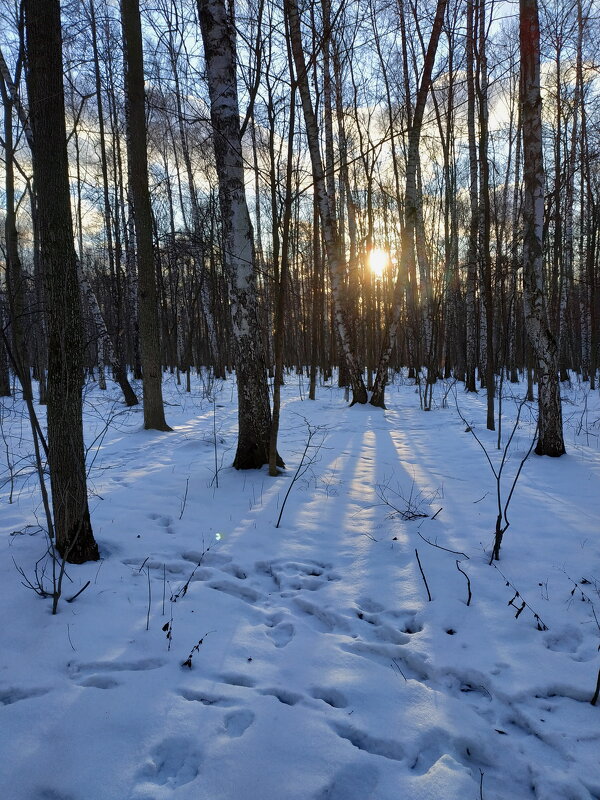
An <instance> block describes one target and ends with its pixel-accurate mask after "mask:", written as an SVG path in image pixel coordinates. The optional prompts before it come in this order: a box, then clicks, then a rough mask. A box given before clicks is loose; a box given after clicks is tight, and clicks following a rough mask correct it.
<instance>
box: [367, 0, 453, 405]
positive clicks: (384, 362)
mask: <svg viewBox="0 0 600 800" xmlns="http://www.w3.org/2000/svg"><path fill="white" fill-rule="evenodd" d="M445 13H446V0H438V3H437V7H436V11H435V19H434V22H433V28H432V30H431V36H430V38H429V44H428V46H427V52H426V54H425V61H424V64H423V72H422V75H421V83H420V85H419V91H418V93H417V102H416V104H415V112H414V116H413V119H412V124H411V127H410V131H409V136H408V159H407V164H406V189H405V195H404V227H403V229H402V253H401V259H402V260H401V268H400V270H399V274H398V278H397V281H396V287H395V289H394V308H393V310H392V314H391V319H390V322H389V325H388V328H387V331H386V332H385V335H384V345H383V348H382V351H381V355H380V358H379V365H378V367H377V373H376V375H375V382H374V384H373V394H372V396H371V404H372V405H374V406H378V407H380V408H385V385H386V382H387V372H388V366H389V363H390V358H391V355H392V349H393V346H394V342H395V340H396V333H397V330H398V325H399V323H400V311H401V303H400V297H401V294H402V287H403V284H404V282H405V281H406V275H407V273H408V271H409V269H410V267H409V265H410V264H411V263H412V264H414V258H415V230H416V225H417V212H418V207H417V203H418V192H417V167H418V162H419V143H420V141H421V128H422V125H423V115H424V113H425V103H426V101H427V95H428V94H429V87H430V85H431V75H432V72H433V65H434V63H435V54H436V52H437V46H438V42H439V39H440V34H441V32H442V26H443V23H444V14H445ZM413 291H414V288H413Z"/></svg>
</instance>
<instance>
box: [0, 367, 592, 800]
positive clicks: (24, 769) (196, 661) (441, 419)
mask: <svg viewBox="0 0 600 800" xmlns="http://www.w3.org/2000/svg"><path fill="white" fill-rule="evenodd" d="M286 380H287V385H286V387H285V389H284V392H283V398H284V407H283V413H282V425H281V440H280V452H281V454H282V456H283V457H284V459H285V461H286V463H287V470H286V471H285V473H284V474H282V475H281V476H279V477H277V478H270V477H269V476H268V475H267V472H266V470H260V471H256V472H245V473H238V472H236V471H234V470H233V469H232V468H231V467H230V466H229V465H230V464H231V461H232V459H233V455H234V448H235V442H236V411H235V388H234V385H233V383H232V382H227V383H225V384H221V383H219V384H216V385H214V386H212V387H211V386H210V385H207V382H206V380H205V381H204V382H203V381H201V380H200V379H199V378H198V377H197V376H194V378H193V392H192V394H191V395H189V394H186V393H185V392H184V391H183V387H177V386H176V385H175V382H174V379H173V378H172V377H171V378H168V379H167V380H166V382H165V392H166V397H167V399H168V406H167V418H168V421H169V423H170V424H171V425H172V426H173V427H174V432H173V433H170V434H163V433H155V432H149V431H144V430H142V416H141V411H140V410H139V409H134V410H127V409H124V407H123V406H122V405H121V404H120V403H119V402H118V389H117V387H115V386H112V387H109V390H108V391H107V392H100V391H98V390H97V389H96V388H94V389H90V390H89V393H88V395H87V400H86V431H87V441H88V443H89V445H90V452H89V461H90V490H91V492H92V497H91V508H92V519H93V524H94V530H95V534H96V538H97V540H98V542H99V545H100V549H101V553H102V561H101V562H99V563H90V564H86V565H83V566H78V567H76V566H70V567H68V570H67V575H68V577H67V578H66V579H65V586H64V596H63V599H61V601H60V605H59V613H58V614H57V615H56V616H52V615H51V613H50V612H51V602H50V600H48V599H41V598H39V597H38V596H36V595H35V594H34V593H33V592H32V591H30V590H27V589H26V588H24V587H23V586H22V585H21V584H22V581H23V578H22V575H21V574H20V573H19V571H18V569H17V567H18V568H20V569H21V570H23V571H24V573H25V574H26V575H27V576H28V577H29V578H30V579H31V578H33V576H34V568H35V564H36V561H37V560H38V559H39V558H41V557H42V556H43V555H44V552H45V551H46V547H47V545H46V542H45V539H44V534H43V533H42V532H41V531H40V530H39V528H38V523H37V520H38V519H39V520H40V521H41V520H42V518H43V514H42V508H41V503H40V498H39V493H38V490H37V488H36V482H35V476H33V474H32V471H31V457H30V450H31V448H30V445H29V436H28V429H27V423H26V420H25V419H24V417H23V409H22V407H21V406H20V404H17V407H16V408H15V407H14V405H13V401H12V400H10V399H9V400H4V401H3V406H2V409H1V421H2V441H0V459H1V460H2V470H1V472H2V481H3V485H2V490H1V496H0V503H1V505H0V547H1V549H2V553H1V555H0V608H2V624H1V626H0V797H2V798H3V800H4V799H5V800H367V798H372V799H373V800H478V799H480V798H484V800H521V798H522V799H523V800H525V798H538V799H539V800H542V798H543V800H589V799H590V798H600V704H599V705H598V706H596V707H594V706H592V705H591V704H590V700H591V698H592V696H593V693H594V689H595V686H596V679H597V675H598V668H599V665H600V655H599V652H598V647H599V643H600V629H599V626H598V618H599V617H600V536H599V534H600V530H599V522H600V491H599V489H600V444H599V442H600V438H599V437H600V401H599V395H598V392H595V393H590V392H589V388H588V387H587V386H586V385H578V384H576V383H575V384H574V385H573V387H571V388H567V387H564V389H563V392H564V415H565V433H566V443H567V448H568V455H567V456H565V457H563V458H560V459H557V460H552V459H548V458H538V457H536V456H534V455H532V456H531V457H530V458H529V460H528V461H527V462H526V463H525V466H524V468H523V471H522V474H521V476H520V478H519V481H518V483H517V486H516V489H515V492H514V496H513V498H512V501H511V505H510V507H509V512H508V516H509V519H510V522H511V525H510V527H509V528H508V530H507V532H506V535H505V538H504V543H503V547H502V558H501V560H500V561H499V562H497V566H490V565H489V563H488V562H489V550H490V545H491V542H492V539H493V530H494V526H495V520H496V481H495V478H494V475H493V473H492V470H491V469H490V466H489V464H488V462H487V460H486V457H485V454H484V452H483V451H482V450H481V448H480V447H479V445H478V444H477V442H476V440H475V438H474V436H473V434H472V432H469V431H468V430H465V428H466V426H465V423H464V422H463V421H462V420H461V419H460V417H459V415H458V413H457V410H456V405H455V400H454V392H453V390H452V389H451V387H450V386H449V385H448V384H444V383H439V384H438V385H437V386H436V387H435V394H434V399H435V403H434V406H435V407H434V409H433V410H432V411H431V412H428V413H425V412H423V411H421V410H420V409H419V398H418V395H417V394H416V393H415V387H414V386H412V385H410V382H409V381H407V380H405V379H404V380H401V379H398V380H397V382H396V383H395V384H394V385H393V386H390V387H389V388H388V390H387V401H388V405H389V409H388V410H387V411H385V412H383V411H381V410H377V409H374V408H372V407H370V406H367V407H354V408H348V407H347V405H346V404H345V402H344V398H343V392H341V391H340V390H338V389H337V388H332V387H330V386H321V387H320V388H319V390H318V399H317V401H316V402H310V401H308V400H307V399H306V398H307V389H308V387H307V382H306V379H305V378H302V377H300V378H299V377H298V376H296V375H289V376H288V377H287V379H286ZM522 390H523V387H514V386H511V385H510V384H505V385H504V389H503V391H504V395H505V397H504V401H503V412H504V417H503V442H504V443H505V442H506V440H507V438H508V436H509V434H510V432H511V430H512V420H514V418H515V414H516V408H517V403H518V396H519V392H522ZM444 398H445V400H444ZM457 401H458V404H459V406H460V410H461V413H462V415H463V416H464V418H465V420H467V422H468V424H469V426H471V427H472V430H473V432H474V433H476V434H477V436H478V437H479V438H480V439H481V441H482V443H483V444H484V445H485V447H486V448H487V451H488V453H489V455H490V458H491V459H492V461H493V463H494V464H495V465H496V466H497V465H498V464H499V463H500V458H501V455H502V453H501V452H499V451H498V450H497V449H496V436H497V434H494V433H490V432H488V431H486V429H485V397H484V396H483V394H481V395H478V396H468V395H466V394H464V393H463V391H462V389H459V390H458V392H457ZM107 422H110V425H109V426H108V428H106V425H107ZM311 432H312V439H311V442H310V446H309V448H308V450H306V444H307V440H308V436H309V434H310V433H311ZM532 433H533V428H532V413H531V410H530V409H529V408H527V407H526V408H524V409H523V414H522V419H521V424H520V426H519V428H518V430H517V431H516V433H515V436H514V438H513V441H512V444H511V448H510V451H509V458H508V461H507V463H506V466H505V468H504V472H503V475H502V484H501V496H502V498H503V500H505V499H506V498H507V496H508V493H509V491H510V488H511V485H512V478H513V476H514V474H515V471H516V470H517V468H518V466H519V464H520V461H521V459H522V457H523V455H524V454H525V453H526V452H527V450H528V448H529V445H530V442H531V436H532ZM215 443H216V450H215ZM305 450H306V455H305V457H304V459H305V460H304V464H303V468H302V469H301V471H300V474H299V475H298V477H297V479H296V480H295V481H294V476H295V474H296V470H297V468H298V466H299V464H300V462H301V459H302V456H303V453H304V452H305ZM7 453H9V454H12V455H11V456H10V464H11V469H12V471H13V473H14V480H13V481H11V480H9V478H10V470H9V469H8V468H7V464H6V459H7ZM19 454H20V456H19ZM215 459H216V461H215ZM307 459H308V462H309V463H307ZM215 464H216V467H215ZM304 468H306V469H304ZM217 483H218V485H217ZM292 483H293V485H292ZM290 486H291V491H290V492H289V495H288V496H287V501H286V502H285V506H284V508H283V514H282V516H281V523H280V526H279V527H276V523H277V519H278V516H279V514H280V512H281V509H282V506H283V503H284V499H285V496H286V493H287V491H288V489H290ZM11 491H12V504H9V502H8V501H9V499H10V494H11ZM394 508H395V509H397V511H398V512H401V513H396V512H395V511H394ZM407 515H408V516H414V519H403V517H406V516H407ZM425 515H427V516H425ZM27 525H29V526H30V527H26V526H27ZM427 540H428V541H429V543H428V541H427ZM433 545H439V547H435V546H433ZM441 548H446V549H441ZM415 550H417V551H418V556H419V559H420V562H421V566H422V570H423V574H424V576H425V579H426V583H427V586H428V588H429V591H430V593H431V598H432V599H431V601H429V600H428V597H427V587H426V584H425V581H424V578H423V575H422V573H421V570H420V569H419V564H418V562H417V557H416V554H415ZM15 565H16V566H15ZM467 579H468V581H470V588H471V592H472V600H471V603H470V605H468V604H467V598H468V582H467ZM44 580H46V581H47V582H49V574H47V575H46V578H45V579H44ZM86 581H90V585H89V586H88V587H87V589H86V590H85V591H84V592H83V593H82V594H81V595H80V596H79V597H77V599H75V600H74V601H73V602H71V603H69V602H67V601H66V598H69V597H72V596H73V595H74V594H75V593H76V592H77V591H78V590H79V589H80V588H81V587H82V586H83V585H84V584H85V583H86ZM517 592H518V595H517V594H516V593H517ZM515 595H516V596H515ZM524 602H525V603H526V605H525V606H523V603H524ZM519 611H520V613H518V612H519ZM545 627H547V630H543V628H545ZM540 628H542V630H540ZM186 661H187V666H186V665H185V662H186Z"/></svg>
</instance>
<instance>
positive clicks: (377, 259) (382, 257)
mask: <svg viewBox="0 0 600 800" xmlns="http://www.w3.org/2000/svg"><path fill="white" fill-rule="evenodd" d="M389 263H390V254H389V253H388V251H387V250H382V249H381V248H380V247H374V248H373V249H372V250H371V251H370V252H369V269H370V270H371V272H372V273H373V275H375V277H376V278H381V277H382V275H383V273H384V272H385V271H386V269H387V268H388V265H389Z"/></svg>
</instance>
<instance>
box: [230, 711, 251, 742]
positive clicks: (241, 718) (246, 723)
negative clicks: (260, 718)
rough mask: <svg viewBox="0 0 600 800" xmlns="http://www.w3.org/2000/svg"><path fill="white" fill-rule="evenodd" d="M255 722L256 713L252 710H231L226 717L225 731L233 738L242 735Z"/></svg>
mask: <svg viewBox="0 0 600 800" xmlns="http://www.w3.org/2000/svg"><path fill="white" fill-rule="evenodd" d="M253 722H254V714H253V712H252V711H248V710H247V709H242V710H239V711H231V712H230V713H229V714H227V716H226V717H225V722H224V724H225V733H226V734H227V736H231V738H232V739H233V738H237V737H239V736H242V735H243V734H244V733H246V731H247V730H248V728H249V727H250V725H252V723H253Z"/></svg>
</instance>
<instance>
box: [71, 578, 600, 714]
mask: <svg viewBox="0 0 600 800" xmlns="http://www.w3.org/2000/svg"><path fill="white" fill-rule="evenodd" d="M88 583H89V581H88ZM86 586H87V584H86ZM84 588H85V587H84ZM81 591H83V589H82V590H81ZM67 602H69V601H68V600H67ZM70 627H71V626H70V625H69V624H68V623H67V638H68V640H69V644H70V645H71V650H72V651H73V652H74V653H76V652H77V650H76V648H75V645H74V644H73V642H72V641H71V631H70V630H69V629H70ZM592 705H593V704H592Z"/></svg>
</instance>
